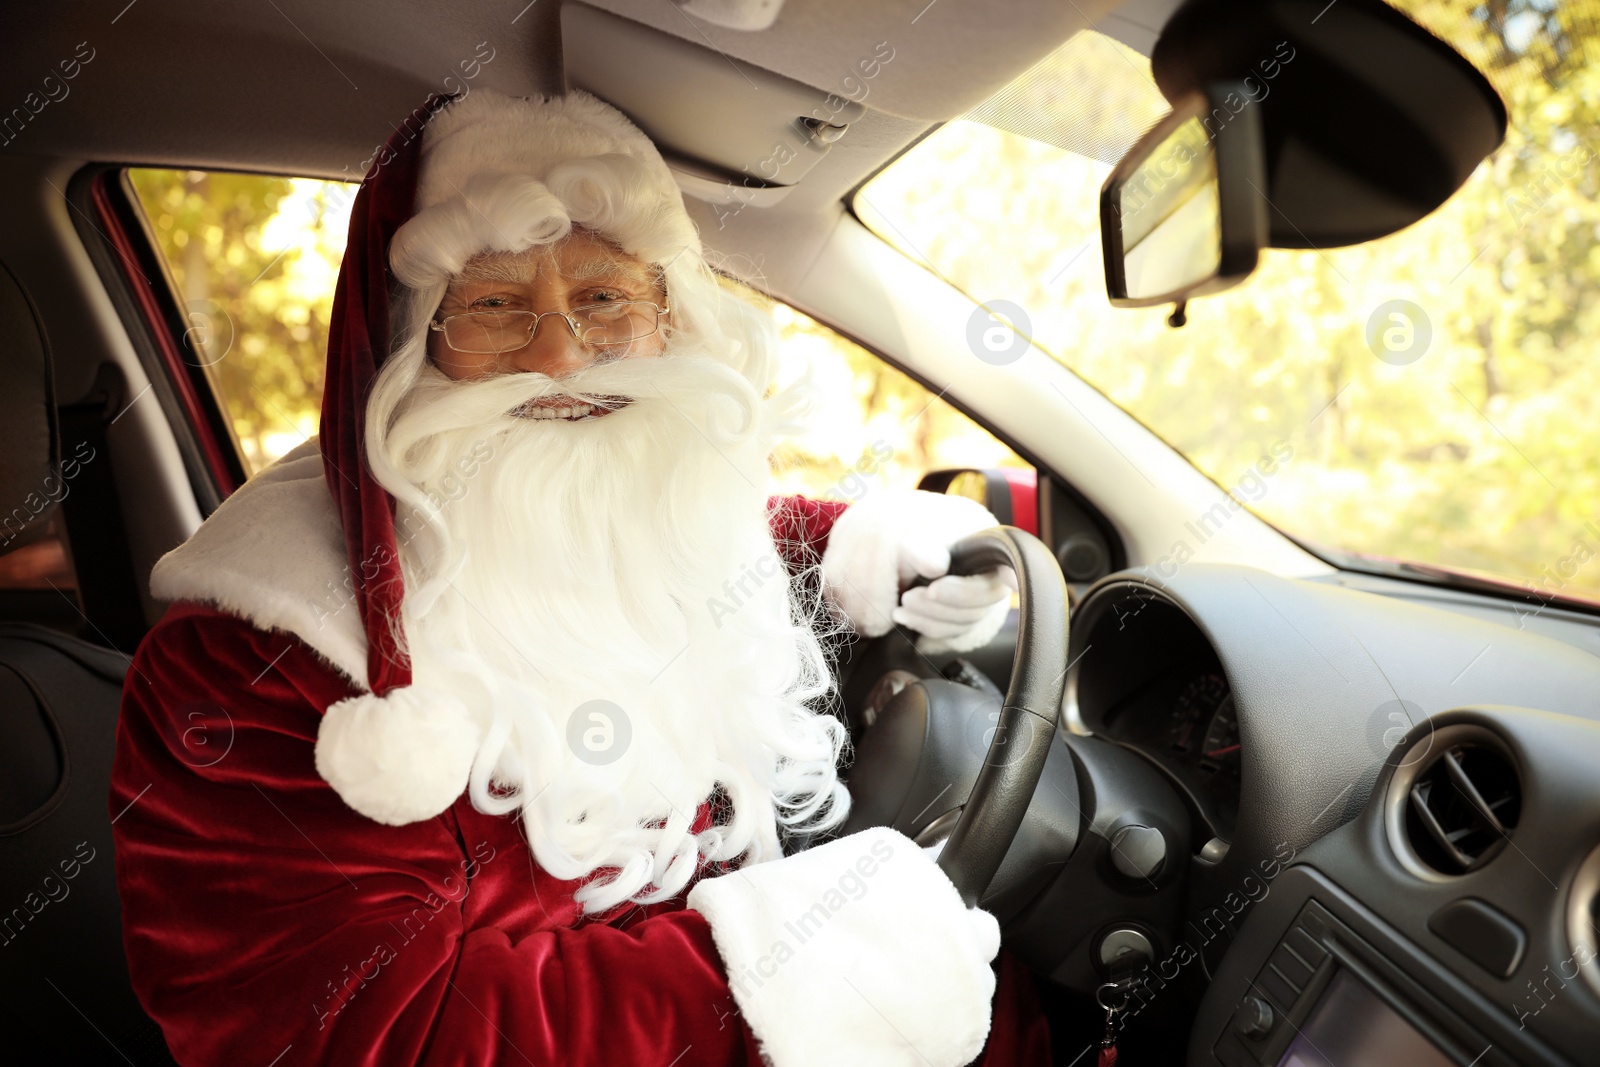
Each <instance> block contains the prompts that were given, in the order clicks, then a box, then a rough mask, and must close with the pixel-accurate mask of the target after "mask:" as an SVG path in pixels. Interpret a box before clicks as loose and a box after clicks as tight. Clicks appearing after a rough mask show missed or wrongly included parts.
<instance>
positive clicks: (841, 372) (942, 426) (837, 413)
mask: <svg viewBox="0 0 1600 1067" xmlns="http://www.w3.org/2000/svg"><path fill="white" fill-rule="evenodd" d="M730 284H734V283H730ZM734 287H735V288H736V289H738V290H739V291H740V292H741V293H742V294H743V295H744V296H746V297H747V298H748V299H750V300H752V301H754V302H755V303H756V304H757V305H759V306H761V307H763V308H764V309H765V310H766V312H767V314H768V315H770V316H771V317H772V320H773V322H774V323H775V324H776V325H777V327H778V334H779V337H780V338H781V339H782V345H783V353H784V358H785V362H786V364H787V365H788V366H787V367H786V374H787V375H788V376H790V377H792V376H793V375H795V374H797V373H799V371H800V368H801V367H803V366H806V365H809V367H810V371H811V375H812V382H813V384H814V385H815V386H816V387H817V392H818V395H819V410H818V412H817V418H816V421H815V423H814V424H813V426H812V429H811V430H810V432H809V433H807V434H805V435H804V436H803V437H799V438H797V439H795V440H793V441H791V442H789V443H787V444H785V445H784V446H783V447H782V448H781V449H779V451H778V453H777V454H776V455H774V456H773V463H772V473H773V479H774V482H775V484H776V487H777V488H776V491H777V492H783V493H799V494H801V495H804V496H810V497H817V498H820V499H826V500H843V501H846V502H849V501H854V500H859V499H860V498H861V497H862V496H864V495H865V494H866V493H868V492H870V491H871V490H872V489H873V488H874V487H877V486H894V487H899V488H906V489H910V488H915V486H916V484H917V482H918V481H919V480H920V479H921V478H922V476H923V475H925V474H927V473H928V472H929V471H933V470H939V469H941V468H947V467H979V468H994V467H1013V468H1017V469H1019V470H1022V469H1031V468H1030V467H1029V464H1028V463H1027V462H1026V461H1025V460H1024V459H1023V458H1022V457H1021V456H1019V455H1017V454H1016V453H1015V452H1013V451H1012V450H1011V449H1010V448H1009V447H1008V446H1007V445H1005V444H1004V443H1003V442H1001V441H1000V440H999V439H998V438H996V437H995V436H994V435H993V434H991V433H989V431H987V430H985V429H984V428H983V427H982V426H980V425H979V424H978V423H976V422H974V421H973V420H972V419H970V418H968V417H967V416H966V415H964V414H962V413H961V411H959V410H957V409H956V408H955V407H954V406H952V405H951V404H950V403H949V402H948V401H946V400H945V399H944V398H943V397H941V396H939V395H938V394H937V393H934V392H933V391H932V390H929V389H928V388H926V387H925V386H923V385H922V384H921V383H920V382H918V381H916V379H914V378H912V377H910V376H909V375H907V374H905V373H904V372H902V371H900V370H898V369H896V368H895V367H892V366H890V365H889V364H888V363H885V362H884V361H883V360H882V359H880V358H878V357H877V356H875V355H873V354H872V353H871V352H869V351H867V350H866V349H865V348H862V347H861V346H860V345H858V344H856V343H855V342H853V341H851V340H849V339H848V338H846V337H844V336H843V335H841V334H839V333H836V332H835V331H833V330H831V329H829V328H828V327H826V326H824V325H823V324H822V323H820V322H818V321H817V320H815V319H813V318H811V317H810V316H808V315H805V314H802V313H801V312H799V311H796V310H795V309H794V308H792V307H790V306H789V305H787V304H784V303H781V302H779V301H776V300H773V299H771V298H769V297H766V296H764V295H762V294H760V293H757V292H756V291H755V290H752V289H747V288H745V287H744V286H739V285H735V286H734Z"/></svg>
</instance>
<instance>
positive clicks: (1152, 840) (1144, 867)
mask: <svg viewBox="0 0 1600 1067" xmlns="http://www.w3.org/2000/svg"><path fill="white" fill-rule="evenodd" d="M1166 859H1167V839H1166V838H1165V837H1162V836H1161V831H1160V830H1157V829H1156V828H1155V827H1153V826H1124V827H1123V828H1122V829H1120V830H1118V831H1117V832H1116V833H1115V834H1113V835H1112V837H1111V865H1112V866H1113V867H1115V868H1116V869H1117V870H1119V871H1121V872H1122V873H1123V874H1125V875H1127V876H1128V877H1129V878H1154V877H1155V876H1156V875H1157V874H1158V873H1159V872H1160V870H1161V865H1162V864H1163V863H1164V862H1166Z"/></svg>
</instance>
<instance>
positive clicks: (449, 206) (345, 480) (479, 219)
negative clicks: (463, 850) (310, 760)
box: [316, 89, 700, 825]
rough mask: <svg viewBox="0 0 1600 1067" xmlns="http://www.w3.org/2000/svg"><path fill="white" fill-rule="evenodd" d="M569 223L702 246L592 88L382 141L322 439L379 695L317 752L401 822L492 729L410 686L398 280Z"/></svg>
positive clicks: (345, 274)
mask: <svg viewBox="0 0 1600 1067" xmlns="http://www.w3.org/2000/svg"><path fill="white" fill-rule="evenodd" d="M418 126H421V127H422V134H421V136H420V137H419V136H418V135H417V128H418ZM619 179H620V181H621V183H622V184H623V185H624V186H625V187H626V188H627V190H628V195H627V196H626V197H624V198H618V197H615V196H611V195H606V192H605V189H604V188H603V186H605V185H606V184H611V185H613V186H615V185H616V183H617V181H618V180H619ZM562 218H564V219H565V220H567V222H570V223H571V224H573V225H581V226H585V227H587V228H590V229H593V230H595V231H597V232H599V233H601V234H603V235H604V236H606V237H608V238H610V239H611V240H613V241H615V242H616V243H617V244H618V245H619V246H620V247H621V248H622V249H623V250H625V251H627V252H629V253H631V254H633V255H636V256H638V257H639V258H641V259H643V260H645V261H646V262H652V263H656V264H658V265H660V266H662V267H663V268H666V267H668V266H670V265H672V264H673V263H675V262H677V261H679V260H680V259H698V254H699V252H700V244H699V238H698V236H697V234H696V231H695V228H694V225H693V223H692V222H691V221H690V220H689V217H688V213H687V212H686V211H685V210H684V206H683V200H682V196H681V194H680V193H679V191H678V188H677V185H676V183H675V182H674V181H673V179H672V176H671V173H670V172H669V171H668V169H667V166H666V164H665V162H663V161H662V159H661V156H660V153H659V152H657V151H656V148H655V146H654V145H653V144H651V143H650V140H649V138H647V137H646V136H645V135H644V134H643V133H642V132H641V131H640V130H639V129H638V128H637V127H636V126H634V125H633V124H632V123H631V122H629V121H628V119H627V118H626V117H624V116H623V115H622V113H621V112H619V111H617V110H616V109H615V108H612V107H610V106H609V105H607V104H604V103H602V102H600V101H599V100H597V99H595V98H594V97H592V96H589V95H588V94H586V93H581V92H574V93H571V94H568V95H567V96H564V97H552V98H548V99H541V98H537V97H535V98H530V99H513V98H511V97H507V96H503V95H501V94H498V93H491V92H489V91H487V90H481V89H480V90H475V91H473V92H471V93H470V94H469V95H467V96H466V97H464V98H461V99H456V100H452V99H451V98H447V97H435V98H433V99H432V100H430V101H429V102H428V103H427V104H426V105H424V107H422V108H420V109H419V110H418V111H417V112H414V113H413V115H412V116H411V119H409V120H408V121H407V122H406V124H405V125H404V126H403V127H400V128H398V129H397V132H396V133H395V135H394V137H393V138H391V139H390V141H389V143H388V144H387V145H385V146H384V148H383V150H382V151H380V152H379V154H378V156H377V157H376V159H375V161H374V163H373V166H372V170H371V171H370V172H369V173H368V174H367V177H366V179H365V180H364V181H363V182H362V186H361V190H360V192H359V193H358V194H357V195H356V200H355V204H354V207H353V209H352V211H351V215H350V235H349V242H348V244H347V246H346V250H345V256H344V262H343V265H342V266H341V268H340V272H339V283H338V288H337V290H336V292H335V296H334V304H333V321H332V329H331V332H330V337H329V342H328V365H327V376H326V381H325V387H324V390H325V391H324V393H323V400H322V427H321V446H322V455H323V464H324V468H325V471H326V474H327V480H328V488H329V491H330V492H331V493H332V494H333V497H334V500H335V501H336V503H337V505H338V509H339V517H340V520H341V522H342V524H343V528H344V537H345V547H346V550H347V553H348V557H349V568H350V579H351V585H352V587H353V590H354V594H355V603H356V607H357V608H358V609H359V613H360V619H361V623H362V626H363V628H364V629H365V632H366V636H367V681H368V687H369V689H370V692H368V693H365V694H362V695H360V696H357V697H353V698H350V699H348V700H343V701H340V702H339V703H337V704H334V705H332V706H331V707H329V708H328V709H327V712H326V713H325V715H324V717H323V721H322V725H321V728H320V730H319V732H318V735H317V745H316V762H317V770H318V772H319V773H320V774H321V775H322V777H323V778H324V779H325V780H326V781H327V782H328V783H329V784H330V785H332V786H333V788H334V789H335V791H337V792H338V793H339V795H340V796H341V797H342V798H343V799H344V801H345V802H346V803H347V804H349V805H350V806H351V807H352V808H354V809H355V810H357V811H359V812H361V813H362V814H364V815H367V816H368V817H370V818H372V819H375V820H377V821H378V822H382V823H386V824H389V825H404V824H406V823H410V822H417V821H419V820H422V819H428V818H432V817H434V816H436V815H438V814H440V813H441V812H443V811H444V810H445V809H447V808H448V807H449V806H450V805H451V804H453V803H454V802H455V801H456V799H457V798H459V797H460V795H461V794H462V792H463V791H464V790H465V789H466V785H467V778H468V774H469V772H470V770H471V766H472V761H473V759H474V758H475V757H476V755H477V751H478V747H479V742H480V738H481V732H480V727H479V726H478V724H477V721H476V719H475V718H474V716H473V715H472V713H471V710H470V709H468V708H467V707H466V706H465V705H464V704H462V702H461V701H460V700H458V699H456V698H455V697H454V696H452V695H450V694H445V693H437V692H429V691H424V690H422V689H421V688H420V687H417V686H414V685H413V684H412V679H411V663H410V660H409V658H408V656H407V655H406V652H405V650H404V648H403V644H402V640H401V627H400V605H401V601H402V599H403V598H404V594H405V586H404V582H403V580H402V577H401V571H400V561H399V551H398V545H397V542H396V539H395V521H394V519H395V500H394V497H393V496H391V495H390V494H389V492H388V491H387V490H385V489H384V488H383V487H382V486H381V485H379V484H378V482H377V480H376V479H375V478H374V477H373V475H372V471H371V467H370V466H369V464H368V461H367V455H366V418H367V399H368V397H369V396H370V394H371V392H372V387H373V383H374V382H375V380H376V379H377V376H378V372H379V369H380V368H381V367H382V365H383V362H384V360H385V357H386V356H387V355H388V354H389V353H390V351H391V338H390V296H391V292H392V287H393V286H395V285H404V286H408V287H410V288H412V289H415V290H419V291H422V292H425V293H426V292H437V293H438V295H440V296H442V295H443V290H444V287H445V285H446V284H447V283H448V281H449V279H450V277H451V275H453V274H456V273H457V272H459V271H460V270H461V268H462V266H463V265H464V264H465V263H466V261H467V260H468V259H470V258H471V257H472V256H473V255H475V254H477V253H480V252H484V251H490V250H493V251H504V252H521V251H524V250H526V249H527V248H529V247H531V246H533V245H534V244H536V243H541V242H547V241H549V240H551V239H552V237H554V236H556V231H555V229H553V223H552V219H555V220H557V221H558V222H559V220H560V219H562ZM685 252H692V253H694V255H693V256H689V257H685V256H684V253H685ZM684 269H687V265H685V267H684Z"/></svg>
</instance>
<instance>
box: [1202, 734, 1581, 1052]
mask: <svg viewBox="0 0 1600 1067" xmlns="http://www.w3.org/2000/svg"><path fill="white" fill-rule="evenodd" d="M1597 762H1600V726H1597V724H1596V723H1594V722H1593V721H1586V720H1574V719H1568V718H1566V717H1562V716H1554V715H1546V714H1544V713H1539V712H1530V711H1523V710H1520V709H1512V708H1485V709H1472V710H1463V711H1457V712H1450V713H1447V714H1446V715H1444V716H1440V717H1437V718H1435V720H1434V721H1433V722H1432V723H1431V724H1428V725H1427V726H1426V727H1425V728H1419V730H1418V731H1414V732H1413V736H1412V737H1410V738H1409V739H1408V740H1407V742H1405V743H1404V745H1403V746H1402V747H1401V748H1398V749H1396V751H1395V752H1394V753H1392V754H1391V756H1390V758H1389V760H1388V761H1387V762H1386V765H1385V767H1384V768H1383V769H1382V771H1381V772H1380V773H1379V774H1378V778H1377V783H1376V785H1375V786H1374V788H1373V792H1372V796H1371V798H1370V799H1369V801H1368V803H1367V805H1366V806H1365V810H1363V811H1362V812H1361V814H1359V815H1358V816H1357V817H1356V818H1355V819H1354V820H1353V821H1351V822H1349V823H1347V824H1346V825H1344V826H1342V827H1340V828H1338V829H1337V830H1334V831H1333V832H1331V833H1329V834H1327V835H1326V836H1324V837H1322V838H1321V839H1319V840H1318V841H1316V842H1314V843H1313V844H1311V845H1309V846H1307V847H1306V848H1305V849H1303V850H1302V851H1301V852H1300V853H1299V854H1298V855H1297V856H1296V865H1295V866H1292V867H1290V868H1289V869H1287V870H1285V871H1284V872H1283V873H1282V874H1281V875H1279V877H1278V878H1277V879H1276V880H1275V881H1274V882H1273V883H1272V885H1271V889H1270V892H1269V893H1268V894H1267V895H1266V896H1265V897H1264V898H1262V899H1261V900H1260V901H1259V903H1257V904H1256V905H1255V907H1254V910H1253V911H1252V912H1251V913H1250V914H1249V916H1248V918H1247V919H1246V921H1245V922H1244V924H1243V925H1242V927H1240V929H1239V932H1238V935H1237V936H1236V937H1235V939H1234V940H1233V942H1232V944H1231V945H1230V947H1229V948H1228V951H1227V953H1226V954H1225V955H1224V957H1223V959H1222V961H1221V963H1220V965H1219V966H1218V968H1217V971H1216V973H1215V975H1214V977H1213V978H1212V980H1211V982H1210V983H1209V985H1208V986H1207V988H1206V994H1205V996H1204V999H1203V1000H1202V1002H1201V1005H1200V1009H1199V1012H1198V1015H1197V1017H1196V1019H1195V1025H1194V1028H1193V1030H1192V1032H1191V1037H1190V1044H1189V1051H1188V1063H1189V1064H1190V1067H1215V1065H1221V1067H1367V1065H1378V1067H1389V1065H1396V1067H1447V1065H1455V1067H1500V1065H1505V1067H1510V1065H1513V1064H1517V1065H1522V1064H1539V1065H1551V1067H1556V1065H1561V1067H1578V1065H1593V1064H1600V960H1597V958H1596V957H1597V953H1600V949H1597V937H1596V932H1595V931H1596V926H1597V924H1600V786H1597V785H1596V784H1595V782H1596V779H1595V777H1594V771H1593V768H1594V766H1595V765H1596V764H1597Z"/></svg>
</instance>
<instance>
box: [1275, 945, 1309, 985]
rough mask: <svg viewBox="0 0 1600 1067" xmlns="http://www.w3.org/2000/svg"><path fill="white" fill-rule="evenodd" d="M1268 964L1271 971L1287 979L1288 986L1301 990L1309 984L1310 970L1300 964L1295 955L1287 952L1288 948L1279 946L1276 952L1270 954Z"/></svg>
mask: <svg viewBox="0 0 1600 1067" xmlns="http://www.w3.org/2000/svg"><path fill="white" fill-rule="evenodd" d="M1269 962H1270V963H1271V965H1272V968H1273V970H1275V971H1277V972H1278V973H1279V974H1281V975H1283V977H1285V978H1287V979H1288V980H1289V984H1290V985H1292V986H1294V987H1295V988H1296V989H1301V990H1303V989H1305V987H1306V986H1308V985H1310V984H1311V974H1312V971H1311V968H1310V967H1307V966H1306V965H1305V964H1304V963H1301V962H1300V960H1299V959H1298V958H1297V957H1296V956H1295V954H1294V953H1293V952H1290V951H1289V946H1287V945H1279V946H1278V951H1276V952H1274V953H1273V954H1272V959H1271V960H1270V961H1269Z"/></svg>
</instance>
